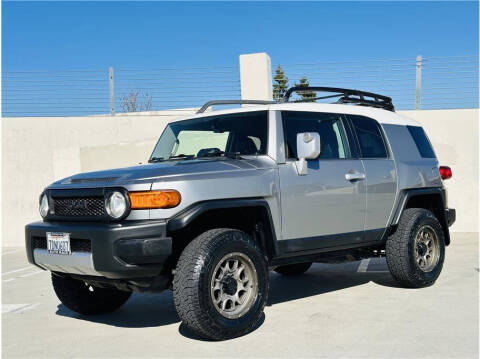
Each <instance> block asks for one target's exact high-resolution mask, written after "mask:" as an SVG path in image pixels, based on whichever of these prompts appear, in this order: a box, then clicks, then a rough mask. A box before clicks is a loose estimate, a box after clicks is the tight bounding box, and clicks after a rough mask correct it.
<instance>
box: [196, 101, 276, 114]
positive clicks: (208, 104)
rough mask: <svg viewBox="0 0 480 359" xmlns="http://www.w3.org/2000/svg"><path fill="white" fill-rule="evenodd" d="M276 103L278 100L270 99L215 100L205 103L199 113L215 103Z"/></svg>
mask: <svg viewBox="0 0 480 359" xmlns="http://www.w3.org/2000/svg"><path fill="white" fill-rule="evenodd" d="M274 103H277V102H276V101H268V100H213V101H208V102H207V103H205V105H203V106H202V107H201V108H200V109H199V110H198V111H197V113H204V112H205V111H206V110H207V108H209V107H211V106H214V105H271V104H274Z"/></svg>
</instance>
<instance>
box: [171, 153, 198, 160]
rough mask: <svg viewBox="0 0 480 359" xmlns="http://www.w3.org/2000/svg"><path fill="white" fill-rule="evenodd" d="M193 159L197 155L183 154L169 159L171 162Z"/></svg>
mask: <svg viewBox="0 0 480 359" xmlns="http://www.w3.org/2000/svg"><path fill="white" fill-rule="evenodd" d="M192 158H195V155H184V154H183V153H182V154H180V155H175V156H170V157H168V159H169V160H191V159H192Z"/></svg>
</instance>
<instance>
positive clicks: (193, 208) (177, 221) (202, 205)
mask: <svg viewBox="0 0 480 359" xmlns="http://www.w3.org/2000/svg"><path fill="white" fill-rule="evenodd" d="M252 207H256V208H259V207H260V208H264V209H265V213H266V218H265V220H266V221H267V222H268V223H267V224H266V225H267V226H268V228H266V229H267V230H269V232H270V235H271V236H270V237H271V238H266V239H265V240H266V241H271V242H270V243H264V244H265V245H270V246H271V247H270V248H271V249H272V250H273V253H271V254H272V255H273V256H275V255H277V254H278V253H279V251H278V244H277V237H276V234H275V225H274V224H273V218H272V214H271V211H270V206H269V205H268V203H267V201H266V200H265V199H263V198H238V199H220V200H209V201H202V202H196V203H194V204H192V205H190V206H188V207H187V208H185V209H184V210H182V211H181V212H179V213H178V214H176V215H175V216H173V217H172V218H170V219H169V220H168V221H167V233H171V232H175V231H178V230H181V229H183V228H186V227H187V226H188V225H189V224H190V223H192V222H193V221H194V220H195V219H196V218H197V217H198V216H200V215H201V214H204V213H206V212H208V211H211V210H218V209H230V208H246V209H248V208H252Z"/></svg>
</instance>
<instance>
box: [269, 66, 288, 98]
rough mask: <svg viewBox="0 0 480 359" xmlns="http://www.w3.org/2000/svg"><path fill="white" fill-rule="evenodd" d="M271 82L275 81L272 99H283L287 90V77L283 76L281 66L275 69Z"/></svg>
mask: <svg viewBox="0 0 480 359" xmlns="http://www.w3.org/2000/svg"><path fill="white" fill-rule="evenodd" d="M273 80H274V81H275V83H274V84H273V99H274V100H277V101H278V100H281V99H282V98H283V95H285V92H286V91H287V89H288V77H287V76H285V72H284V71H283V69H282V66H280V65H278V66H277V68H276V69H275V76H274V77H273Z"/></svg>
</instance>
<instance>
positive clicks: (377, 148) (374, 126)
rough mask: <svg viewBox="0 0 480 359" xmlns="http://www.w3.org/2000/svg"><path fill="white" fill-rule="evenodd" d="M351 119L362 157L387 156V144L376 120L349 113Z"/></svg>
mask: <svg viewBox="0 0 480 359" xmlns="http://www.w3.org/2000/svg"><path fill="white" fill-rule="evenodd" d="M349 117H350V119H351V120H352V123H353V127H354V129H355V133H356V134H357V138H358V142H359V143H360V151H361V157H362V158H388V152H387V146H386V145H385V141H384V140H383V136H382V132H381V130H380V125H379V124H378V123H377V121H375V120H373V119H371V118H368V117H364V116H356V115H349Z"/></svg>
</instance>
